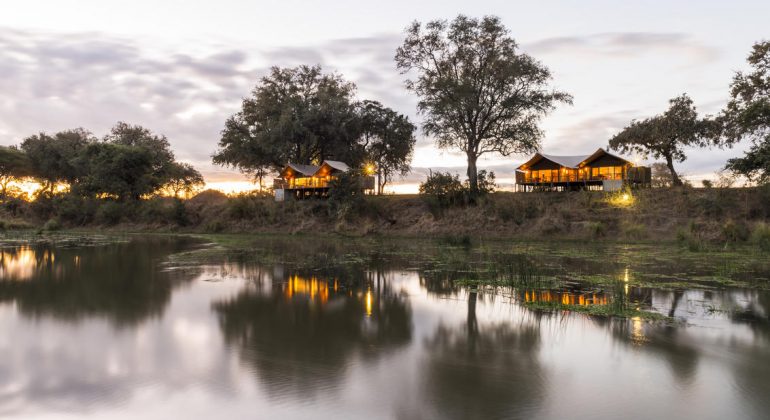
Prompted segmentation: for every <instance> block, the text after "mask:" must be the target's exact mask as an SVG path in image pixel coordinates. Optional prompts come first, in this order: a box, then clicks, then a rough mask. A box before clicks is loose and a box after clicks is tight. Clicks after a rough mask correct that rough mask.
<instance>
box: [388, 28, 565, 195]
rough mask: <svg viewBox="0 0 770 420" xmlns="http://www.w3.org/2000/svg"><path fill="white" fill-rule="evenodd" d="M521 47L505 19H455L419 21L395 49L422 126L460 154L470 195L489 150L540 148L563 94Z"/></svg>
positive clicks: (504, 152) (443, 145)
mask: <svg viewBox="0 0 770 420" xmlns="http://www.w3.org/2000/svg"><path fill="white" fill-rule="evenodd" d="M517 47H518V46H517V44H516V41H514V40H513V38H511V37H510V35H509V31H508V30H507V29H506V28H505V27H504V26H503V25H502V23H501V22H500V19H499V18H498V17H494V16H486V17H484V18H483V19H481V20H478V19H472V18H468V17H466V16H462V15H460V16H458V17H457V18H456V19H455V20H454V21H452V22H451V23H448V22H447V21H444V20H437V21H432V22H429V23H427V24H426V25H425V27H424V28H423V26H422V25H421V24H420V23H419V22H414V23H413V24H412V25H411V26H410V27H409V28H408V29H407V31H406V39H405V40H404V43H403V45H402V46H401V47H399V48H398V50H397V52H396V57H395V59H396V63H397V65H398V68H399V69H400V70H401V72H402V74H410V73H412V72H414V74H415V75H416V78H415V79H408V80H407V82H406V87H407V89H409V90H410V91H412V92H414V93H416V94H417V95H418V96H419V98H420V100H419V102H418V105H417V106H418V111H419V112H420V114H422V115H423V116H424V118H425V121H424V123H423V131H424V132H425V133H426V134H427V135H429V136H435V137H436V141H437V143H438V146H439V147H441V148H444V149H459V150H461V151H463V152H464V153H465V155H466V157H467V161H468V181H469V184H470V188H471V193H472V194H476V193H477V192H478V181H477V169H476V162H477V160H478V158H479V156H481V155H483V154H486V153H499V154H501V155H503V156H508V155H510V154H512V153H530V152H533V151H535V150H536V149H538V147H539V144H540V138H541V137H542V134H543V133H542V130H540V128H539V127H538V123H539V122H540V119H541V118H542V117H543V116H545V115H546V114H547V113H548V112H550V111H551V110H553V108H554V107H555V104H556V103H558V102H564V103H571V102H572V97H571V96H570V95H568V94H566V93H564V92H559V91H556V90H550V89H549V88H548V86H547V85H548V82H549V81H550V80H551V73H550V71H549V70H548V68H546V67H545V66H544V65H543V64H541V63H540V62H538V61H537V60H535V59H534V58H532V57H531V56H529V55H527V54H524V53H519V52H517Z"/></svg>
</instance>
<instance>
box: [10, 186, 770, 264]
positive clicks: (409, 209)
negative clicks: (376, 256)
mask: <svg viewBox="0 0 770 420" xmlns="http://www.w3.org/2000/svg"><path fill="white" fill-rule="evenodd" d="M768 222H770V188H768V187H764V188H742V189H693V188H681V189H649V190H638V191H633V192H631V194H630V195H629V196H625V195H619V194H606V193H602V192H569V193H504V192H498V193H494V194H490V195H488V196H486V197H484V198H483V199H481V200H480V201H479V202H478V203H477V204H475V205H465V206H451V207H441V206H438V205H435V204H434V203H432V202H431V201H430V200H426V199H424V198H423V197H419V196H416V195H411V196H409V195H404V196H382V197H374V196H370V197H366V198H365V199H364V200H360V201H356V202H354V203H338V202H329V201H323V200H306V201H290V202H285V203H276V202H275V201H274V200H273V199H272V198H271V197H269V196H259V195H240V196H235V197H228V196H225V195H224V194H221V193H219V192H216V191H205V192H203V193H200V194H198V195H197V196H195V197H193V198H191V199H189V200H176V199H171V198H164V197H156V198H151V199H148V200H144V201H141V202H133V203H117V202H113V201H99V200H86V199H79V198H74V197H61V198H54V199H48V200H47V201H45V202H32V203H19V202H13V203H11V202H6V203H4V205H3V206H2V210H0V229H30V230H57V229H62V228H65V229H100V230H102V229H106V230H112V231H151V232H187V233H191V232H192V233H280V234H298V233H309V234H318V233H325V234H338V235H343V236H369V235H386V236H421V237H422V236H426V235H427V236H431V237H442V236H444V237H463V236H470V237H494V238H516V239H519V240H571V241H584V240H590V241H592V242H596V241H601V242H605V241H606V242H618V241H620V242H633V243H639V242H659V241H666V242H679V243H681V244H683V245H684V246H687V247H688V248H691V249H692V250H699V249H706V248H710V247H730V246H731V245H732V244H738V243H756V244H757V246H761V247H763V248H765V249H767V250H770V227H768Z"/></svg>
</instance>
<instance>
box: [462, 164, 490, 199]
mask: <svg viewBox="0 0 770 420" xmlns="http://www.w3.org/2000/svg"><path fill="white" fill-rule="evenodd" d="M477 177H478V178H477V182H478V184H479V194H481V195H486V194H489V193H493V192H495V188H497V184H495V173H494V172H487V171H486V170H481V171H479V173H478V175H477ZM466 188H467V189H470V187H469V186H468V187H466Z"/></svg>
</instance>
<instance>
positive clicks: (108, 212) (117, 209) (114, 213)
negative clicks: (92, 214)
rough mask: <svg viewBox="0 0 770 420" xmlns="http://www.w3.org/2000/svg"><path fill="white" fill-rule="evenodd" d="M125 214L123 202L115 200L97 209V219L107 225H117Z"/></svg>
mask: <svg viewBox="0 0 770 420" xmlns="http://www.w3.org/2000/svg"><path fill="white" fill-rule="evenodd" d="M124 214H125V207H124V205H123V204H121V203H118V202H115V201H107V202H106V203H104V204H102V205H101V206H99V209H97V210H96V221H97V222H99V223H102V224H105V225H116V224H118V223H120V220H121V219H122V218H123V215H124Z"/></svg>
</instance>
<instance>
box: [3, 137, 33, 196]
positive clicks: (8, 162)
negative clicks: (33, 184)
mask: <svg viewBox="0 0 770 420" xmlns="http://www.w3.org/2000/svg"><path fill="white" fill-rule="evenodd" d="M28 176H32V164H31V162H30V161H29V158H28V157H27V155H26V154H25V153H24V152H22V151H21V150H19V149H18V148H17V147H16V146H10V147H5V146H0V188H1V189H0V197H3V198H5V197H7V196H8V184H9V183H10V182H11V181H13V180H14V179H20V178H26V177H28Z"/></svg>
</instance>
